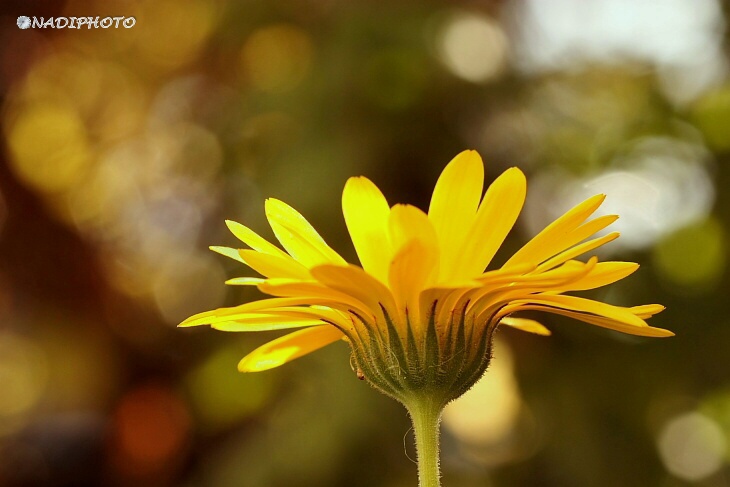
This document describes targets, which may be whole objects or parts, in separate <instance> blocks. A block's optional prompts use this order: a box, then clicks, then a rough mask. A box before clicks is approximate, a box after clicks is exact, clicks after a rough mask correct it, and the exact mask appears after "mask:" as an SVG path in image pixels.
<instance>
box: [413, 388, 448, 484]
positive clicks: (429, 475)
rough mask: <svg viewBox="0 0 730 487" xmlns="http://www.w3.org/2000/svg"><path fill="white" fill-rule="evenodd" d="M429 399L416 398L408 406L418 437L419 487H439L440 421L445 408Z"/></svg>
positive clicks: (414, 430)
mask: <svg viewBox="0 0 730 487" xmlns="http://www.w3.org/2000/svg"><path fill="white" fill-rule="evenodd" d="M429 399H430V398H428V397H415V398H412V400H411V401H409V404H408V405H407V406H406V407H407V408H408V413H409V414H410V415H411V421H412V422H413V432H414V433H415V435H416V454H417V458H418V485H419V487H439V486H440V485H441V480H440V472H439V421H440V419H441V411H442V409H443V407H442V406H441V404H440V403H436V402H434V401H433V400H432V399H431V400H429Z"/></svg>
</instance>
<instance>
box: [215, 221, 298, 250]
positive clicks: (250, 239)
mask: <svg viewBox="0 0 730 487" xmlns="http://www.w3.org/2000/svg"><path fill="white" fill-rule="evenodd" d="M226 226H228V229H229V230H230V231H231V233H232V234H233V235H235V236H236V238H238V239H239V240H240V241H241V242H243V243H245V244H246V245H248V246H249V247H251V248H252V249H254V250H258V251H259V252H263V253H265V254H271V255H276V256H278V257H285V256H286V253H284V251H283V250H281V249H280V248H279V247H277V246H276V245H274V244H272V243H270V242H269V241H268V240H266V239H265V238H263V237H261V236H260V235H259V234H258V233H256V232H254V231H253V230H251V229H250V228H248V227H247V226H245V225H241V224H240V223H238V222H234V221H233V220H226Z"/></svg>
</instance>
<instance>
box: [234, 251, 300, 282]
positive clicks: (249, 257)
mask: <svg viewBox="0 0 730 487" xmlns="http://www.w3.org/2000/svg"><path fill="white" fill-rule="evenodd" d="M238 255H239V256H240V257H241V261H242V262H243V263H244V264H246V265H247V266H249V267H250V268H251V269H253V270H255V271H256V272H258V273H259V274H261V275H262V276H266V277H271V278H278V277H285V278H291V279H301V280H311V279H312V277H311V276H310V275H309V271H307V268H306V267H304V266H303V265H302V264H300V263H299V262H297V261H296V260H294V259H293V258H291V257H289V256H288V255H286V256H285V257H278V256H276V255H272V254H264V253H263V252H257V251H255V250H249V249H242V250H239V251H238Z"/></svg>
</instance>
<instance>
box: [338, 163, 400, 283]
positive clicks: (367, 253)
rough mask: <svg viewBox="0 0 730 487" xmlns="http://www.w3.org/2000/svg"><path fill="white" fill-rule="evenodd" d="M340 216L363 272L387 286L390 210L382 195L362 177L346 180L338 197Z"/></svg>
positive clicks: (389, 255)
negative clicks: (339, 198) (340, 195)
mask: <svg viewBox="0 0 730 487" xmlns="http://www.w3.org/2000/svg"><path fill="white" fill-rule="evenodd" d="M342 213H343V215H344V216H345V223H346V224H347V230H348V231H349V232H350V238H351V239H352V243H353V245H354V246H355V250H356V251H357V256H358V257H359V259H360V264H362V267H363V269H365V270H366V271H367V272H368V273H369V274H372V275H373V276H375V277H376V278H377V279H379V280H380V282H383V283H386V282H388V268H389V266H390V258H391V255H392V251H391V247H390V240H389V238H388V217H389V215H390V207H389V206H388V202H387V201H386V200H385V197H384V196H383V193H381V192H380V190H379V189H378V188H377V186H375V184H373V183H372V182H371V181H370V180H369V179H367V178H365V177H356V178H350V179H348V180H347V183H346V184H345V189H344V191H343V193H342Z"/></svg>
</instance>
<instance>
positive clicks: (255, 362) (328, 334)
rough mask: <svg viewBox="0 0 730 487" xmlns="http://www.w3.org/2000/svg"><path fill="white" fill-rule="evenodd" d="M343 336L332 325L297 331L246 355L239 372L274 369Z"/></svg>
mask: <svg viewBox="0 0 730 487" xmlns="http://www.w3.org/2000/svg"><path fill="white" fill-rule="evenodd" d="M343 336H344V335H343V334H342V332H341V331H340V330H338V329H337V328H335V327H334V326H331V325H324V326H317V327H314V328H308V329H306V330H299V331H295V332H294V333H290V334H288V335H284V336H283V337H281V338H277V339H276V340H273V341H271V342H269V343H267V344H265V345H263V346H261V347H259V348H257V349H256V350H254V351H253V352H251V353H250V354H248V355H246V357H244V358H243V360H241V361H240V362H239V363H238V370H239V371H240V372H260V371H263V370H269V369H273V368H274V367H278V366H280V365H284V364H285V363H287V362H291V361H292V360H294V359H296V358H299V357H301V356H303V355H307V354H308V353H311V352H314V351H315V350H319V349H320V348H322V347H324V346H327V345H329V344H331V343H334V342H336V341H337V340H340V339H341V338H342V337H343Z"/></svg>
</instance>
